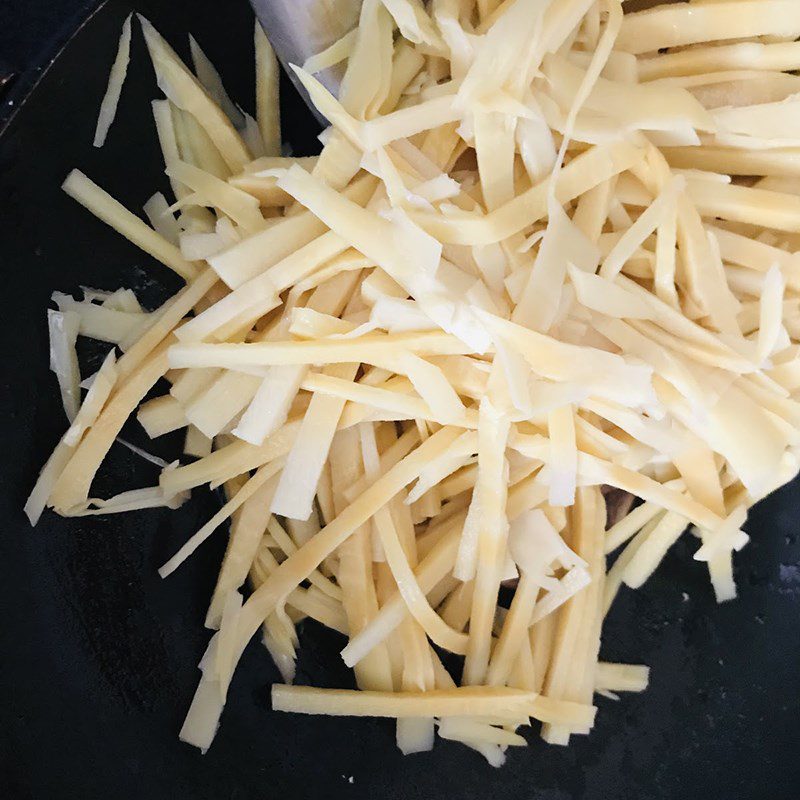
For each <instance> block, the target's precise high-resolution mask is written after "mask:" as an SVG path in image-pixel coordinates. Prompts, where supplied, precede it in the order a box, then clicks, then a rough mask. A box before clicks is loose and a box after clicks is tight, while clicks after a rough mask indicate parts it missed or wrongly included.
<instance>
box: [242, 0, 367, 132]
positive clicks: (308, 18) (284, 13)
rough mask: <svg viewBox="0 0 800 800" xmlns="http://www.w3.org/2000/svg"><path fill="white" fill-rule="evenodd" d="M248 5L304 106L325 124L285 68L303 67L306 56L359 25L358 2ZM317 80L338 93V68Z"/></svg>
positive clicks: (257, 0)
mask: <svg viewBox="0 0 800 800" xmlns="http://www.w3.org/2000/svg"><path fill="white" fill-rule="evenodd" d="M250 4H251V5H252V6H253V10H254V11H255V13H256V16H257V17H258V20H259V22H260V23H261V27H263V28H264V31H265V32H266V34H267V36H268V37H269V40H270V43H271V44H272V47H273V49H274V50H275V54H276V55H277V56H278V60H279V61H280V62H281V63H282V64H283V66H284V67H285V68H286V71H287V73H288V75H289V77H290V78H291V79H292V81H293V82H294V84H295V86H297V88H298V90H299V91H300V94H301V95H302V96H303V99H304V100H305V102H306V104H307V105H308V106H309V107H310V108H311V110H312V111H313V112H314V114H315V115H316V116H317V117H318V119H320V121H321V122H323V123H324V124H327V123H326V122H325V119H324V117H322V116H321V115H320V114H318V113H317V110H316V108H314V105H313V103H311V101H310V100H309V98H308V95H307V94H306V91H305V89H303V87H302V85H301V84H300V82H299V81H298V80H297V76H296V75H295V74H294V72H293V71H292V70H291V69H288V66H289V64H297V65H300V66H302V64H303V63H304V62H305V60H306V59H307V58H309V56H313V55H316V54H317V53H320V52H322V51H323V50H325V48H327V47H330V46H331V45H332V44H333V43H334V42H335V41H337V39H340V38H341V37H342V36H344V35H345V34H346V33H347V32H348V31H351V30H352V29H353V28H354V27H355V26H356V24H357V22H358V15H359V12H360V10H361V0H250ZM317 77H318V78H319V79H320V80H321V81H322V83H323V84H324V85H325V86H326V87H327V88H328V89H329V90H330V91H331V92H333V93H334V94H336V93H337V92H338V89H339V83H340V81H341V78H342V71H341V70H340V69H336V68H332V69H328V70H325V71H324V72H322V73H320V74H319V75H318V76H317Z"/></svg>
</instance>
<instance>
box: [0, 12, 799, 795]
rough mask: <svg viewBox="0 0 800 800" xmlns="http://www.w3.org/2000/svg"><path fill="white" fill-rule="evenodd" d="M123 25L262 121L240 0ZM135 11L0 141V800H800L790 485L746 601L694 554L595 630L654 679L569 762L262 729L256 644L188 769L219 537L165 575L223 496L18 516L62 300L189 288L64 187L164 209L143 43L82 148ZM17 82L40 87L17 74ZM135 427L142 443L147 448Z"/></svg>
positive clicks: (303, 663) (629, 597) (291, 115)
mask: <svg viewBox="0 0 800 800" xmlns="http://www.w3.org/2000/svg"><path fill="white" fill-rule="evenodd" d="M77 5H79V4H76V7H77ZM137 9H138V10H141V11H142V12H144V13H145V14H147V15H148V16H149V17H150V18H151V19H152V20H153V21H154V22H155V23H156V25H157V26H158V27H159V28H160V29H161V30H162V32H163V33H164V34H165V35H167V37H168V38H169V39H170V41H172V42H173V43H174V44H176V45H178V49H180V50H181V52H184V53H185V51H186V49H187V48H186V47H184V45H185V42H186V40H185V33H186V32H187V31H188V30H191V31H192V32H193V33H194V34H195V36H197V38H198V39H199V41H200V43H201V44H202V45H203V46H204V47H205V48H206V50H207V52H208V53H209V55H210V56H211V58H212V59H213V60H214V61H215V62H216V63H217V64H218V66H220V68H221V70H222V72H223V75H224V76H225V77H226V80H227V83H228V86H229V90H230V91H231V94H232V95H233V96H234V97H235V98H237V99H239V100H240V102H242V103H243V105H244V106H245V107H250V106H251V105H252V103H251V101H250V98H251V96H252V83H253V81H252V76H251V64H252V53H251V47H252V45H251V15H250V11H249V9H248V8H247V6H246V3H245V2H239V0H236V2H233V1H231V2H225V3H213V2H210V1H209V0H170V1H169V2H167V0H142V2H140V3H138V5H137ZM129 10H130V6H129V4H128V3H127V2H125V1H124V0H109V2H108V3H106V5H105V6H104V7H103V8H102V9H101V10H100V11H98V12H97V13H95V14H94V15H93V16H92V17H91V18H90V19H89V21H88V22H87V23H86V24H85V25H84V26H83V27H82V28H81V29H80V31H79V32H78V33H77V35H76V36H75V37H74V39H73V40H72V41H71V42H70V43H69V45H68V46H67V47H66V49H65V50H64V51H63V53H62V54H61V55H60V56H59V58H58V59H57V60H56V61H55V63H54V64H53V66H52V67H51V68H50V69H49V70H48V71H47V72H46V73H45V74H44V76H43V77H42V79H41V81H40V82H39V84H38V86H37V87H36V88H35V89H34V91H33V92H32V94H31V95H30V97H29V98H28V100H27V101H26V102H25V103H24V104H23V105H22V107H21V109H20V110H19V111H18V112H17V113H16V115H15V116H14V117H13V119H12V120H11V122H10V124H9V126H8V127H7V129H6V130H5V131H4V132H3V133H2V135H0V198H2V199H1V200H0V204H1V205H0V208H1V209H2V215H1V216H0V219H2V223H0V242H2V250H1V251H0V257H1V258H2V269H3V274H4V276H5V285H4V287H3V288H4V291H3V293H2V298H3V301H4V305H3V306H2V314H0V320H1V321H2V328H0V370H1V371H2V389H1V390H0V453H1V454H2V456H1V457H2V459H3V468H2V471H0V519H2V520H3V531H2V533H1V534H0V571H1V572H0V612H1V613H2V616H1V617H0V619H2V625H0V654H1V655H0V658H1V659H2V661H1V662H0V664H1V665H2V666H1V667H0V669H2V675H1V677H0V796H2V797H5V798H9V800H27V799H28V798H35V799H36V800H67V798H69V799H70V800H71V799H72V798H74V799H75V800H95V798H97V799H98V800H99V798H108V797H113V798H117V799H118V800H127V798H131V799H134V798H135V799H136V800H171V798H186V800H227V799H228V798H231V799H232V798H236V799H237V800H249V799H250V798H264V800H272V798H322V797H326V798H338V797H343V798H353V799H354V800H355V799H358V800H361V799H362V798H363V799H364V800H366V799H367V798H381V800H415V799H416V798H421V799H424V800H434V798H458V799H459V800H461V799H462V798H463V799H464V800H467V798H489V797H491V798H503V799H504V800H539V799H541V800H568V799H569V798H581V799H582V800H583V799H585V800H615V799H616V798H620V799H621V800H622V799H626V798H634V797H635V798H643V799H647V798H705V799H708V798H726V799H727V798H737V800H738V799H739V798H741V799H743V800H744V799H746V798H753V800H755V798H763V797H769V798H772V799H773V800H784V799H785V800H790V798H791V799H792V800H793V799H794V798H796V797H797V796H798V789H797V787H798V786H800V762H799V761H798V757H797V748H798V744H800V694H799V693H798V684H797V673H798V667H800V633H798V631H800V626H799V625H798V622H799V621H800V566H798V562H800V544H799V543H798V541H797V538H796V537H797V525H798V510H800V509H799V506H800V504H799V503H798V499H799V495H798V485H797V484H795V485H794V486H790V487H787V488H785V489H784V490H782V491H780V492H778V493H777V494H776V495H774V496H773V497H771V498H769V499H768V500H767V501H766V502H765V503H763V504H762V505H761V506H760V507H759V508H758V509H756V510H755V512H754V513H753V515H752V517H751V520H750V522H749V526H748V527H749V532H750V534H751V536H752V539H753V542H752V544H751V545H750V546H748V547H747V548H746V550H744V551H743V552H742V553H741V554H739V555H738V556H737V559H736V575H737V580H738V584H739V587H740V594H741V597H740V599H739V600H738V601H736V602H733V603H729V604H727V605H725V606H723V607H719V608H718V607H717V606H716V604H715V603H714V600H713V597H712V593H711V589H710V587H709V585H708V581H707V578H706V575H705V571H704V568H703V566H702V565H699V564H697V563H695V562H693V561H692V560H691V552H692V551H693V549H694V548H695V547H696V545H695V544H694V543H693V542H690V541H688V540H684V541H681V542H680V543H679V544H678V545H677V546H676V547H675V548H673V551H672V552H670V554H669V555H668V557H667V559H666V561H665V563H664V564H663V565H662V567H661V569H660V570H659V571H658V573H657V574H656V575H655V576H654V577H653V578H652V579H651V580H650V581H649V583H648V584H647V585H646V586H645V588H644V589H643V590H640V591H639V592H636V593H633V592H629V591H623V594H622V597H621V598H620V600H619V601H618V604H617V606H616V607H615V609H614V612H613V613H612V615H611V619H610V621H609V623H608V625H607V626H606V628H605V637H604V643H603V657H604V658H605V659H612V660H621V661H630V662H635V663H647V664H650V665H651V667H652V685H651V688H650V689H649V690H648V691H647V692H646V693H645V694H643V695H640V696H626V697H623V699H622V700H621V701H620V702H619V703H613V702H611V701H607V700H604V699H603V698H598V704H599V706H600V711H599V722H598V725H597V728H596V730H595V731H594V733H593V734H592V735H591V736H590V737H588V738H587V737H576V738H575V739H574V744H573V745H572V746H571V747H570V748H568V749H559V748H554V747H548V746H546V745H544V744H543V743H541V742H540V740H539V739H538V738H535V737H533V738H532V744H531V747H530V748H529V749H527V750H526V751H523V752H519V751H518V752H514V753H512V754H511V755H510V757H509V760H508V764H507V765H506V767H505V768H504V769H502V770H500V771H495V770H493V769H491V768H490V767H488V766H487V765H486V764H485V763H484V762H483V761H482V759H481V758H480V757H479V756H477V755H476V754H475V753H473V752H471V751H469V750H467V749H465V748H462V747H460V746H457V745H452V744H448V743H443V742H438V743H437V745H436V748H435V750H434V751H433V752H432V753H427V754H421V755H416V756H411V757H408V758H403V757H401V756H400V754H399V752H398V751H397V750H396V749H395V747H394V741H393V729H392V725H391V724H390V723H388V722H386V721H375V720H357V721H348V720H330V719H325V718H309V717H302V718H298V717H293V716H290V715H281V714H273V713H272V712H271V711H270V709H269V699H268V698H269V694H268V687H269V684H270V683H271V682H272V681H273V680H276V679H277V678H278V674H277V671H276V670H275V668H274V667H273V666H272V664H271V662H270V660H269V657H268V655H267V653H266V651H265V650H264V648H263V647H261V646H260V645H258V644H255V643H254V644H251V646H250V647H249V648H248V650H247V652H246V654H245V657H244V659H243V661H242V664H241V666H240V668H239V670H238V671H237V673H236V677H235V679H234V685H233V687H232V689H231V692H230V700H229V703H228V707H227V709H226V711H225V713H224V715H223V722H222V728H221V731H220V733H219V735H218V737H217V740H216V742H215V743H214V745H213V747H212V749H211V751H210V752H209V753H208V754H207V755H206V756H201V755H200V753H198V752H197V751H195V750H193V749H192V748H190V747H188V746H186V745H183V744H181V743H180V742H179V741H178V740H177V732H178V729H179V727H180V724H181V721H182V718H183V715H184V713H185V711H186V708H187V706H188V703H189V700H190V698H191V695H192V692H193V690H194V687H195V683H196V679H197V677H198V674H199V673H198V672H197V670H196V668H195V665H196V663H197V661H198V659H199V657H200V655H201V653H202V651H203V649H204V647H205V645H206V642H207V639H208V633H207V632H206V631H205V630H204V629H203V627H202V620H203V615H204V613H205V608H206V604H207V600H208V598H209V594H210V591H211V588H212V586H213V580H214V575H215V570H216V568H217V565H218V563H219V559H220V556H221V553H222V549H223V546H224V535H225V534H224V532H222V531H220V532H218V533H217V534H216V535H215V537H214V539H213V540H212V541H211V542H209V543H208V544H206V545H204V546H203V548H202V549H201V550H200V552H199V553H198V554H197V555H196V556H195V557H194V558H193V559H192V560H191V561H190V562H189V563H188V564H186V565H185V566H184V567H182V568H181V570H180V571H179V572H178V573H177V574H176V575H174V576H173V577H171V578H170V579H169V580H168V581H166V582H162V581H161V580H160V579H159V578H158V576H157V575H156V568H157V566H158V565H159V564H160V563H162V562H163V561H164V559H165V558H166V557H167V556H168V555H170V554H172V552H173V551H174V550H175V549H176V547H177V546H178V545H179V544H180V543H181V542H183V541H184V540H185V539H186V538H187V536H188V535H190V533H191V532H193V531H194V530H195V529H196V528H197V527H199V525H200V524H202V522H203V521H205V520H206V519H207V518H208V517H209V516H210V515H211V513H212V511H213V509H214V507H215V504H216V502H217V501H216V498H214V497H213V496H212V495H210V494H207V493H204V492H198V493H196V496H195V497H194V498H193V499H192V501H191V502H190V503H188V504H187V505H186V506H184V507H183V508H182V509H181V510H180V511H178V512H163V513H162V512H161V511H150V512H142V513H137V514H133V515H123V516H114V517H109V518H102V517H93V518H88V519H84V520H66V519H60V518H57V517H55V516H54V515H52V514H47V515H46V516H45V517H44V519H43V520H42V522H41V523H40V525H39V527H38V528H37V529H36V530H35V531H31V530H30V528H29V527H28V525H27V521H26V520H25V518H24V516H23V514H22V511H21V508H22V504H23V502H24V498H25V496H26V494H27V492H28V491H29V489H30V487H31V485H32V482H33V480H34V478H35V475H36V472H37V470H38V469H39V467H40V466H41V464H42V462H43V460H44V459H45V457H46V455H47V454H48V452H49V449H50V447H51V446H52V445H53V444H54V443H55V441H56V439H57V437H58V436H59V435H60V434H61V432H62V431H63V428H64V420H63V412H62V411H61V408H60V403H59V400H58V391H57V388H56V383H55V379H54V378H53V377H52V376H51V375H50V374H49V373H48V371H47V338H46V321H45V308H46V307H47V304H48V298H49V295H50V292H51V291H52V290H53V289H60V290H63V291H72V290H75V289H77V287H78V286H79V285H80V284H84V285H90V286H96V287H100V288H107V289H113V288H117V287H118V286H120V285H124V286H130V287H132V288H134V289H136V290H137V291H139V292H141V293H142V298H143V300H144V301H145V302H146V303H148V304H150V305H154V304H156V303H157V302H159V301H160V299H162V298H163V297H164V296H166V294H167V293H168V292H171V291H174V290H175V288H177V287H176V282H175V281H174V280H173V279H172V277H171V276H170V275H169V274H167V271H166V270H165V269H163V268H162V267H160V266H159V265H157V264H155V263H154V262H151V261H150V260H149V259H148V258H147V257H145V256H143V255H142V254H141V253H140V252H139V251H138V250H136V249H135V248H134V247H133V246H131V245H128V244H127V243H126V242H124V241H123V240H122V239H121V238H119V237H118V236H117V235H116V234H114V233H113V232H111V231H110V230H109V229H108V228H106V227H105V226H104V225H102V224H101V223H99V222H97V221H95V220H94V219H92V218H91V217H90V216H89V214H88V213H87V212H85V211H84V210H83V209H81V208H79V207H78V206H77V205H76V204H75V203H73V202H72V201H71V200H69V199H68V198H67V197H66V196H64V195H63V194H62V193H61V192H60V190H59V188H58V187H59V184H60V182H61V181H62V180H63V178H64V176H65V175H66V173H67V172H68V171H69V169H70V168H72V167H73V166H80V167H81V168H82V169H83V170H84V171H85V172H86V173H87V174H88V175H89V176H90V177H93V178H95V179H96V180H97V181H98V182H100V183H101V184H102V185H103V186H104V187H105V188H107V189H108V190H109V191H110V192H111V193H112V194H114V195H115V196H116V197H118V198H119V199H120V200H121V201H122V202H124V203H125V204H127V205H128V206H129V207H130V208H135V209H138V208H140V207H141V205H142V203H143V202H144V201H145V199H146V198H147V197H148V196H149V195H150V193H152V192H153V191H154V190H155V188H156V187H158V188H161V189H162V190H164V191H166V189H167V182H166V179H165V178H164V176H163V174H162V172H161V165H160V158H159V153H158V149H157V143H156V139H155V133H154V129H153V124H152V120H151V117H150V107H149V101H150V99H151V98H153V97H155V96H156V88H155V83H154V80H153V77H152V73H151V70H150V67H149V64H148V63H147V61H146V55H145V51H144V47H143V45H142V43H141V39H140V37H139V36H138V34H137V35H135V37H134V45H133V51H132V66H131V75H130V78H132V80H129V82H128V83H127V84H126V85H125V89H124V91H123V95H122V102H121V105H120V112H119V117H118V120H117V123H116V124H115V126H114V127H113V128H112V129H111V133H110V135H109V138H108V142H107V144H106V146H105V148H103V149H102V150H100V151H96V150H94V148H92V146H91V139H92V133H93V129H94V122H95V118H96V113H97V108H98V106H99V102H100V98H101V96H102V94H103V91H104V88H105V81H106V76H107V68H108V65H109V64H110V62H111V60H112V58H113V54H114V52H115V48H116V41H117V36H118V31H119V25H120V23H121V21H122V19H123V18H124V16H125V14H126V13H128V11H129ZM0 56H2V54H0ZM23 78H24V79H25V80H27V81H28V82H30V74H29V75H28V76H23ZM15 100H16V102H17V103H18V102H19V98H18V97H17V98H16V99H15ZM286 116H287V118H288V125H289V128H288V136H289V139H290V141H292V143H293V144H294V146H295V149H296V152H309V150H310V149H311V148H312V147H313V143H314V136H315V135H316V129H315V128H314V127H313V126H314V123H313V122H312V121H311V118H310V116H309V115H308V113H307V112H306V111H305V109H304V108H302V107H301V106H299V105H298V104H297V101H296V100H295V99H294V98H292V97H290V98H289V99H288V101H287V103H286ZM85 355H86V357H87V358H89V359H90V360H91V359H96V358H97V357H98V355H99V351H97V350H95V349H93V348H91V347H87V348H85ZM130 428H131V430H130V433H129V436H130V437H131V438H134V439H136V440H137V441H140V442H141V441H142V440H143V438H144V437H143V434H141V432H139V431H137V430H136V427H135V426H134V425H132V426H130ZM137 437H138V438H137ZM178 448H179V442H178V441H176V440H175V439H169V440H167V441H163V442H162V441H159V442H157V443H155V444H154V445H153V447H152V449H153V450H154V451H156V452H158V453H160V454H162V455H170V454H172V455H174V454H176V453H177V452H178ZM104 474H105V475H106V476H107V477H106V478H104V479H103V480H102V481H99V483H100V484H101V485H99V486H98V487H97V488H98V491H104V490H108V489H110V488H111V487H112V486H113V487H115V488H116V487H120V486H122V485H124V486H126V487H133V486H142V485H146V484H148V483H151V482H152V481H153V479H154V472H153V471H152V470H151V469H150V468H149V467H148V465H146V464H143V463H142V462H140V461H139V460H137V459H136V458H135V457H134V456H132V455H130V454H129V453H127V452H126V451H124V450H122V449H116V448H115V449H114V451H113V452H112V457H111V458H110V460H109V463H108V464H107V465H106V468H105V471H104ZM684 593H685V594H684ZM301 638H302V649H301V653H302V655H301V659H300V664H299V669H298V682H300V683H314V684H316V685H323V686H350V685H352V684H351V678H350V676H349V674H348V671H347V670H346V669H345V668H344V667H343V665H342V663H341V661H340V660H339V659H338V656H337V650H338V649H339V647H340V646H341V641H340V640H339V639H338V637H336V636H334V635H331V634H326V633H324V632H322V631H321V630H320V629H319V628H318V627H316V626H314V625H307V626H306V627H305V628H304V629H303V630H302V633H301ZM351 777H352V783H351V782H350V780H349V779H350V778H351Z"/></svg>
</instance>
